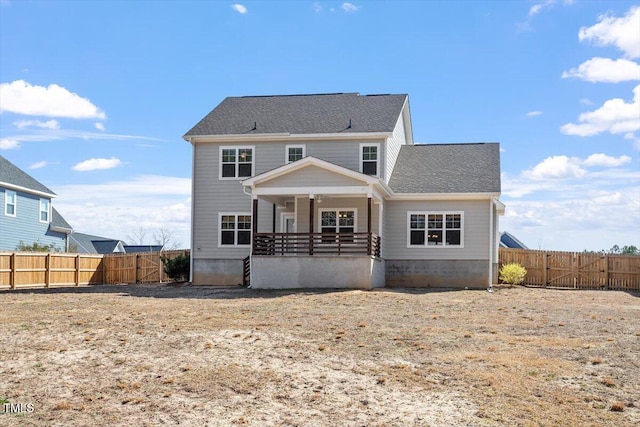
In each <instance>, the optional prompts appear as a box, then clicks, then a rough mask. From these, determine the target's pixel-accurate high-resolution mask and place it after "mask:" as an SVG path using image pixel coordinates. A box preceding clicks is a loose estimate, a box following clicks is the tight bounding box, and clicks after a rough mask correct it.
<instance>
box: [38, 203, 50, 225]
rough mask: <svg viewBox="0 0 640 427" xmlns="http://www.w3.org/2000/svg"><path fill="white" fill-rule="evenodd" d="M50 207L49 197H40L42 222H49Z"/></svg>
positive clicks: (40, 217)
mask: <svg viewBox="0 0 640 427" xmlns="http://www.w3.org/2000/svg"><path fill="white" fill-rule="evenodd" d="M50 209H51V207H50V204H49V199H40V216H39V219H40V222H49V211H50Z"/></svg>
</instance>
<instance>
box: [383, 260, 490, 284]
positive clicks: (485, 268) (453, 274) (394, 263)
mask: <svg viewBox="0 0 640 427" xmlns="http://www.w3.org/2000/svg"><path fill="white" fill-rule="evenodd" d="M386 285H387V286H388V287H399V288H464V287H469V288H485V287H487V286H488V285H489V260H386Z"/></svg>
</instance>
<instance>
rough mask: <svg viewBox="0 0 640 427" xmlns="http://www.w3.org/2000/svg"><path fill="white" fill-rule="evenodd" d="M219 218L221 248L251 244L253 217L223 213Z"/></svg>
mask: <svg viewBox="0 0 640 427" xmlns="http://www.w3.org/2000/svg"><path fill="white" fill-rule="evenodd" d="M219 218H220V221H219V224H220V229H219V231H220V237H219V239H220V240H219V242H220V243H219V246H241V245H250V244H251V215H249V214H236V213H221V214H220V217H219Z"/></svg>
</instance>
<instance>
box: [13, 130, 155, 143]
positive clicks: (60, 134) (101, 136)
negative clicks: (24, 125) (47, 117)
mask: <svg viewBox="0 0 640 427" xmlns="http://www.w3.org/2000/svg"><path fill="white" fill-rule="evenodd" d="M10 138H11V139H14V140H16V141H19V142H46V141H57V140H60V139H83V140H98V141H131V140H142V141H161V140H160V139H158V138H152V137H150V136H141V135H123V134H114V133H98V132H87V131H83V130H75V129H64V130H62V129H51V130H46V131H45V130H36V131H33V132H32V133H28V134H21V135H11V136H10Z"/></svg>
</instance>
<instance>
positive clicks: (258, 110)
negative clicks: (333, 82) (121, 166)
mask: <svg viewBox="0 0 640 427" xmlns="http://www.w3.org/2000/svg"><path fill="white" fill-rule="evenodd" d="M406 99H407V95H360V94H358V93H335V94H317V95H278V96H243V97H229V98H225V99H224V100H223V101H222V102H221V103H220V105H218V106H217V107H216V108H214V109H213V111H211V112H210V113H209V114H207V116H206V117H205V118H204V119H202V120H201V121H200V122H199V123H198V124H197V125H195V126H194V127H193V128H192V129H191V130H190V131H188V132H187V133H186V135H185V137H189V136H198V135H243V134H246V135H260V134H270V133H291V134H315V133H354V132H392V131H393V128H394V127H395V125H396V122H397V121H398V118H399V117H400V113H401V111H402V107H403V105H404V103H405V100H406ZM349 124H351V126H350V127H349Z"/></svg>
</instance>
